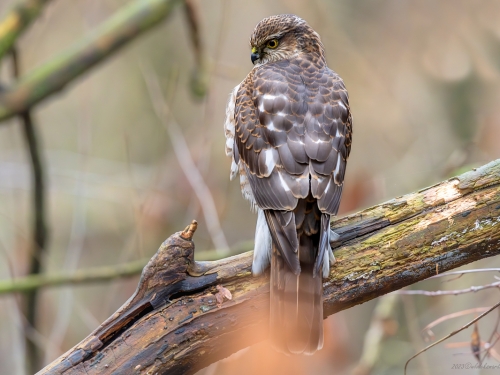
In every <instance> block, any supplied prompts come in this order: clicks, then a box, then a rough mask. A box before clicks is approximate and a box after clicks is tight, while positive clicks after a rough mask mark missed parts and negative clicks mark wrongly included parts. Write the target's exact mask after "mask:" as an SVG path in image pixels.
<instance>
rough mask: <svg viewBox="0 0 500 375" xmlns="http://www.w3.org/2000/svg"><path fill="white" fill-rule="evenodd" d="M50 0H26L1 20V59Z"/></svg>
mask: <svg viewBox="0 0 500 375" xmlns="http://www.w3.org/2000/svg"><path fill="white" fill-rule="evenodd" d="M49 1H50V0H24V1H21V2H19V3H17V4H16V5H15V6H14V7H13V8H12V9H11V10H10V11H9V13H7V15H6V16H5V18H4V19H3V20H2V21H0V59H1V58H2V57H3V56H5V54H6V53H7V52H9V51H10V49H11V48H12V47H13V46H14V44H15V42H16V40H17V38H18V37H19V35H21V34H22V33H23V31H25V30H26V29H27V28H28V26H29V25H30V24H31V22H33V21H34V20H35V19H36V18H37V17H38V15H39V14H40V12H41V11H42V10H43V7H44V6H45V5H46V4H47V3H49Z"/></svg>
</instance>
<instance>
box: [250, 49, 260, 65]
mask: <svg viewBox="0 0 500 375" xmlns="http://www.w3.org/2000/svg"><path fill="white" fill-rule="evenodd" d="M250 59H251V60H252V64H255V61H257V60H258V59H260V55H259V51H257V47H252V54H251V55H250Z"/></svg>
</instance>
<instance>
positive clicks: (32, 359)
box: [11, 48, 47, 374]
mask: <svg viewBox="0 0 500 375" xmlns="http://www.w3.org/2000/svg"><path fill="white" fill-rule="evenodd" d="M11 57H12V68H13V76H14V77H15V78H16V79H17V78H19V75H20V68H19V59H18V55H17V50H16V49H15V48H13V49H12V52H11ZM20 118H21V121H22V125H23V126H22V128H23V134H24V138H25V139H26V144H27V146H28V150H29V154H30V159H31V168H32V194H33V234H32V242H31V251H30V255H31V259H30V267H29V274H30V275H38V274H40V273H41V272H42V257H43V253H44V252H45V248H46V246H47V224H46V218H45V176H44V167H43V160H42V155H41V151H40V149H41V147H40V139H39V137H38V136H37V133H36V129H35V125H34V124H33V118H32V116H31V112H30V111H29V110H26V111H24V112H22V113H21V115H20ZM37 301H38V290H37V289H33V290H30V291H29V292H28V293H26V304H25V312H24V313H25V315H26V320H27V324H28V325H29V326H30V327H33V328H34V329H35V330H36V329H37V317H38V310H37ZM25 338H26V357H27V360H26V365H27V370H28V373H30V374H32V373H34V372H35V371H37V370H38V369H39V368H40V367H41V365H42V363H41V362H42V354H41V350H40V348H39V346H38V345H37V344H36V343H35V342H34V341H33V340H31V339H30V337H29V335H27V334H25Z"/></svg>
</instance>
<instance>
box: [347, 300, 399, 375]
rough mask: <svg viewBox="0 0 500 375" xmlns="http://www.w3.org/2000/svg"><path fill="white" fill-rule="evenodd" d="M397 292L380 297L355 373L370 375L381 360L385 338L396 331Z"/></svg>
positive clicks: (354, 374)
mask: <svg viewBox="0 0 500 375" xmlns="http://www.w3.org/2000/svg"><path fill="white" fill-rule="evenodd" d="M397 302H398V296H397V294H394V293H391V294H387V295H385V296H382V297H380V298H379V299H378V302H377V306H376V307H375V310H374V311H373V315H372V320H371V323H370V328H369V329H368V331H367V332H366V334H365V340H364V343H363V352H362V354H361V358H360V360H359V363H358V365H357V366H356V367H355V368H354V370H353V372H352V373H353V375H369V374H371V373H372V371H373V369H374V367H375V365H376V364H377V363H378V361H379V357H380V351H381V349H382V344H383V342H384V340H385V339H386V338H387V337H389V336H392V335H394V334H395V333H396V330H397V320H396V319H395V315H396V308H397V306H398V304H397Z"/></svg>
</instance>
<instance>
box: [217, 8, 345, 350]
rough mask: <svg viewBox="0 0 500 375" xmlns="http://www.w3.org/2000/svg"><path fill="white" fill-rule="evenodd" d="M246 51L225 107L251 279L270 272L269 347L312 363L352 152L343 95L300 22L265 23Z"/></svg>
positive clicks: (288, 18) (275, 19) (286, 18)
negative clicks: (244, 208)
mask: <svg viewBox="0 0 500 375" xmlns="http://www.w3.org/2000/svg"><path fill="white" fill-rule="evenodd" d="M250 46H251V49H252V51H251V60H252V63H253V64H254V67H253V69H252V70H251V71H250V73H249V74H248V75H247V77H246V78H245V79H244V80H243V81H242V82H241V83H240V84H239V85H238V86H236V87H235V88H234V90H233V91H232V93H231V94H230V99H229V102H228V105H227V108H226V120H225V124H224V130H225V135H226V154H227V155H228V156H230V157H231V158H232V164H231V179H232V178H234V177H235V176H236V175H237V174H238V173H239V175H240V185H241V191H242V194H243V196H244V198H246V199H247V200H249V201H250V204H251V206H252V208H253V209H255V210H256V211H257V214H258V215H257V228H256V233H255V250H254V258H253V264H252V272H253V274H254V275H258V274H261V273H262V272H263V271H264V270H265V269H266V268H267V267H268V266H269V264H270V265H271V291H270V292H271V302H270V333H271V340H272V343H273V346H274V347H275V348H276V349H278V350H280V351H282V352H285V353H304V354H312V353H314V352H315V351H316V350H319V349H321V348H322V346H323V301H322V295H323V283H322V277H326V276H328V274H329V271H330V265H331V264H333V262H334V261H335V258H334V256H333V252H332V249H331V246H330V241H332V240H333V238H332V236H336V234H335V233H334V232H332V231H331V230H330V217H331V216H332V215H336V214H337V211H338V208H339V204H340V197H341V194H342V187H343V182H344V174H345V169H346V162H347V158H348V156H349V152H350V149H351V141H352V119H351V113H350V110H349V101H348V95H347V91H346V88H345V86H344V83H343V81H342V79H341V78H340V77H339V76H338V75H337V74H336V73H335V72H334V71H332V70H331V69H329V68H328V66H327V64H326V60H325V50H324V47H323V44H322V43H321V40H320V37H319V35H318V33H316V32H315V31H314V30H313V29H312V28H311V27H310V26H309V25H308V24H307V23H306V22H305V21H304V20H303V19H301V18H299V17H297V16H295V15H288V14H286V15H277V16H271V17H268V18H265V19H263V20H262V21H260V22H259V23H258V24H257V26H256V27H255V29H254V31H253V33H252V36H251V38H250ZM337 237H338V236H337Z"/></svg>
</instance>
